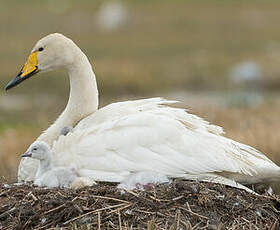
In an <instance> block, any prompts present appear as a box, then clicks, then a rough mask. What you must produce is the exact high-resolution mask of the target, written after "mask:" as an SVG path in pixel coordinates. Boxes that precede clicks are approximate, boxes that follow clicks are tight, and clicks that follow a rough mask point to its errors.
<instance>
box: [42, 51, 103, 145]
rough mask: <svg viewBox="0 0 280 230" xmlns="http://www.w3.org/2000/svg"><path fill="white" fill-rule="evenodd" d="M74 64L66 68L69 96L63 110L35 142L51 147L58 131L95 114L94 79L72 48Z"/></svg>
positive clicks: (91, 71) (86, 63) (96, 105)
mask: <svg viewBox="0 0 280 230" xmlns="http://www.w3.org/2000/svg"><path fill="white" fill-rule="evenodd" d="M73 55H75V59H74V62H73V63H72V64H71V65H69V66H66V67H65V68H66V70H67V72H68V75H69V78H70V96H69V100H68V103H67V106H66V108H65V110H64V111H63V112H62V114H61V115H60V116H59V118H58V119H57V120H56V121H55V123H54V124H53V125H51V126H50V127H49V128H48V129H47V130H46V131H44V133H42V134H41V135H40V136H39V137H38V139H37V140H40V141H45V142H47V143H48V144H49V145H50V146H52V144H53V141H54V140H56V139H57V138H58V136H59V134H60V131H61V129H62V128H63V127H65V126H72V127H74V126H75V125H76V124H77V123H78V122H79V121H80V120H81V119H83V118H85V117H87V116H88V115H90V114H92V113H93V112H95V111H96V110H97V108H98V89H97V84H96V78H95V75H94V72H93V70H92V67H91V64H90V62H89V61H88V59H87V57H86V55H85V54H84V53H83V52H82V51H81V50H80V49H79V48H78V47H73Z"/></svg>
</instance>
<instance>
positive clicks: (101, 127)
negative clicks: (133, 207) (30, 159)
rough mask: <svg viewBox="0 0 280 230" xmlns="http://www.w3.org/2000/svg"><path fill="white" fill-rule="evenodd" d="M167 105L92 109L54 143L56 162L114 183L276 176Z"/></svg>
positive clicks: (261, 160)
mask: <svg viewBox="0 0 280 230" xmlns="http://www.w3.org/2000/svg"><path fill="white" fill-rule="evenodd" d="M173 103H176V102H175V101H168V100H165V99H162V98H151V99H144V100H135V101H126V102H119V103H113V104H110V105H108V106H106V107H104V108H102V109H100V110H98V111H97V112H95V113H94V114H92V115H90V116H89V117H87V118H85V119H83V120H82V121H81V122H80V123H79V124H78V125H77V126H76V127H75V128H74V131H73V132H72V133H69V134H68V135H67V136H60V137H59V139H58V140H57V141H56V142H55V143H54V145H53V152H55V153H56V154H57V155H56V156H55V158H56V163H57V164H58V165H69V164H73V163H74V164H76V167H77V169H78V172H79V173H80V175H81V176H88V177H91V178H93V179H96V180H104V181H116V182H119V181H122V180H124V179H125V177H126V176H127V175H130V173H132V172H139V171H150V170H151V169H153V171H155V172H158V173H162V174H164V175H168V176H171V177H184V175H186V174H188V175H189V174H191V175H198V174H204V173H214V174H215V173H218V174H219V173H221V174H222V173H231V174H232V176H230V177H232V178H233V179H234V174H236V175H237V176H238V175H239V176H245V177H246V176H249V177H252V179H251V180H252V181H251V182H253V181H254V180H261V179H262V175H263V176H264V177H265V176H267V175H269V174H271V176H272V177H273V175H272V174H273V173H274V174H275V173H276V171H277V173H278V174H279V170H275V169H277V168H278V166H277V165H275V164H274V163H273V162H272V161H270V160H269V159H268V158H267V157H266V156H265V155H263V154H262V153H260V152H259V151H257V150H256V149H254V148H252V147H250V146H247V145H244V144H240V143H238V142H235V141H233V140H231V139H228V138H226V137H224V136H222V135H221V134H223V130H222V128H221V127H218V126H215V125H211V124H209V123H208V122H207V121H205V120H203V119H201V118H199V117H197V116H195V115H192V114H189V113H188V112H186V111H185V110H184V109H180V108H174V107H171V106H169V105H170V104H173ZM278 169H279V168H278ZM259 174H261V175H259ZM254 175H258V177H257V178H255V179H254ZM227 176H229V175H227ZM239 180H242V179H240V178H239ZM243 182H244V183H246V182H248V183H249V182H250V181H248V178H247V177H246V178H245V179H244V181H243Z"/></svg>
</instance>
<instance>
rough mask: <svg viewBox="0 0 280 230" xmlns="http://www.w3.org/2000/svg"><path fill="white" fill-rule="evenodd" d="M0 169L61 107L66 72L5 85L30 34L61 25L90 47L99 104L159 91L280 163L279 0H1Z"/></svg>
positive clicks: (8, 176)
mask: <svg viewBox="0 0 280 230" xmlns="http://www.w3.org/2000/svg"><path fill="white" fill-rule="evenodd" d="M0 4H1V7H0V35H1V36H0V89H1V90H0V176H1V179H2V180H5V181H15V179H16V172H17V165H18V162H19V160H20V154H21V153H23V152H24V151H25V150H26V148H27V147H28V146H29V144H31V143H32V142H33V141H34V140H35V139H36V137H38V136H39V135H40V133H41V132H42V131H43V130H45V129H46V128H47V127H48V126H49V125H50V124H51V123H52V122H53V121H54V120H55V119H56V118H57V117H58V115H59V114H60V113H61V112H62V111H63V109H64V106H65V105H66V102H67V100H68V93H69V82H68V78H67V75H66V73H65V72H63V71H55V72H50V73H43V74H39V75H36V76H34V77H33V78H32V79H30V80H28V81H25V82H24V83H22V84H21V85H19V86H18V87H16V88H14V89H12V90H10V91H8V92H5V91H4V87H5V85H6V84H7V83H8V82H9V81H10V80H11V79H12V78H13V77H15V76H16V74H17V73H18V71H19V70H20V68H21V66H22V65H23V64H24V62H25V61H26V58H27V57H28V54H29V52H30V51H31V49H32V47H33V46H34V44H35V43H36V42H37V40H39V39H40V38H42V37H43V36H45V35H47V34H49V33H53V32H60V33H63V34H64V35H66V36H68V37H70V38H71V39H73V40H74V41H75V42H76V43H77V44H78V45H79V46H80V47H81V49H82V50H83V51H84V52H85V53H86V55H87V56H88V57H89V59H90V61H91V63H92V65H93V67H94V71H95V74H96V76H97V81H98V86H99V91H100V104H101V106H104V105H106V104H109V103H111V102H116V101H120V100H127V99H135V98H145V97H152V96H164V97H167V98H169V99H177V100H180V101H182V102H183V104H184V106H185V107H186V108H187V109H189V111H190V112H192V113H195V114H197V115H199V116H201V117H203V118H205V119H206V120H208V121H210V122H212V123H214V124H217V125H220V126H222V127H224V129H225V131H226V136H227V137H230V138H233V139H235V140H237V141H241V142H243V143H246V144H249V145H252V146H253V147H255V148H257V149H259V150H261V151H262V152H264V153H266V154H267V155H268V157H269V158H270V159H272V160H274V161H275V162H276V163H278V164H280V149H279V142H280V122H279V121H280V118H279V113H280V101H279V98H280V90H279V89H280V27H279V21H280V14H279V8H280V2H279V1H277V0H263V1H261V0H259V1H258V0H254V1H253V0H251V1H250V0H247V1H246V0H242V1H241V0H224V1H220V0H162V1H159V0H129V1H128V0H125V1H121V0H106V1H101V0H99V1H98V0H95V1H91V0H80V1H74V0H59V1H57V0H45V1H35V0H18V1H16V0H9V1H4V0H1V1H0Z"/></svg>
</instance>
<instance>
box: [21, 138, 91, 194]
mask: <svg viewBox="0 0 280 230" xmlns="http://www.w3.org/2000/svg"><path fill="white" fill-rule="evenodd" d="M54 156H55V154H54V153H53V152H52V151H51V149H50V146H49V145H48V144H47V143H46V142H44V141H35V142H34V143H33V144H31V145H30V147H29V148H28V150H27V151H26V152H25V153H24V154H22V155H21V157H30V158H33V159H36V160H38V161H39V167H38V170H37V172H36V175H35V178H34V184H36V185H38V186H46V187H49V188H54V187H59V188H75V189H76V188H80V187H84V186H91V185H93V184H94V181H93V180H89V179H88V178H83V177H79V175H78V173H77V171H76V169H75V168H73V167H69V166H68V167H56V166H55V162H54V160H55V159H54ZM58 157H59V156H58Z"/></svg>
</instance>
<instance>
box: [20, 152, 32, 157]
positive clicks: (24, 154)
mask: <svg viewBox="0 0 280 230" xmlns="http://www.w3.org/2000/svg"><path fill="white" fill-rule="evenodd" d="M21 157H32V153H31V152H29V151H27V152H25V153H23V154H22V155H21Z"/></svg>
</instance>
